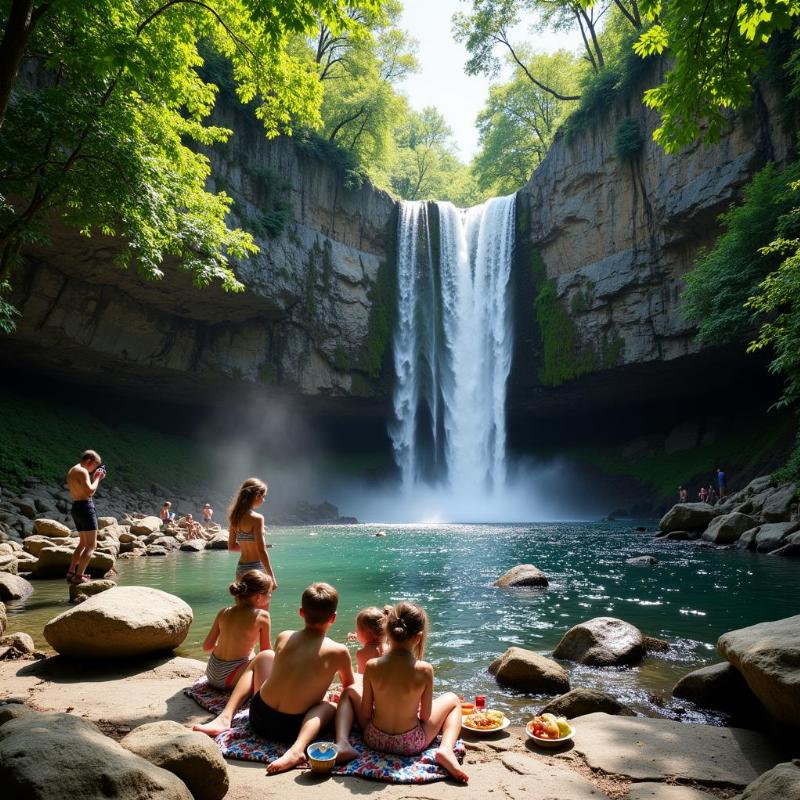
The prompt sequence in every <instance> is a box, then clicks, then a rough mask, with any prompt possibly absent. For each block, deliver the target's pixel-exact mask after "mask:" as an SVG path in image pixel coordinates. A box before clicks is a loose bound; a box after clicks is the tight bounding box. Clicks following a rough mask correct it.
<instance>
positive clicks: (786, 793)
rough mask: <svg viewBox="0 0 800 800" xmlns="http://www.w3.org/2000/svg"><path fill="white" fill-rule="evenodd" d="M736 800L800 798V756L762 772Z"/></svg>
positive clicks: (798, 799) (793, 799)
mask: <svg viewBox="0 0 800 800" xmlns="http://www.w3.org/2000/svg"><path fill="white" fill-rule="evenodd" d="M736 800H800V758H795V759H794V761H785V762H784V763H783V764H778V765H777V766H774V767H773V768H772V769H770V770H767V771H766V772H764V773H762V774H761V775H759V776H758V777H757V778H756V779H755V780H754V781H753V782H752V783H749V784H748V785H747V786H745V789H744V791H743V792H742V793H741V794H740V795H739V796H738V797H737V798H736Z"/></svg>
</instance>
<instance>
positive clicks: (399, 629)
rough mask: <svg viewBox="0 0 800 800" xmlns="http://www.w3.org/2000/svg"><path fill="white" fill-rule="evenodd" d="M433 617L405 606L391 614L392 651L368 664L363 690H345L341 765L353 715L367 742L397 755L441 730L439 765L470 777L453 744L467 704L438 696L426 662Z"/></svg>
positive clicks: (422, 745) (340, 713)
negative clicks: (426, 650)
mask: <svg viewBox="0 0 800 800" xmlns="http://www.w3.org/2000/svg"><path fill="white" fill-rule="evenodd" d="M427 628H428V617H427V615H426V614H425V612H424V611H423V610H422V609H421V608H420V607H419V606H418V605H414V604H413V603H399V604H398V605H396V606H395V607H394V608H392V609H390V610H389V613H388V614H387V616H386V631H387V634H388V637H389V652H388V653H386V654H385V655H381V656H380V657H378V658H373V659H371V660H370V661H368V662H367V665H366V669H365V670H364V683H363V691H362V693H361V694H359V691H358V687H356V686H351V687H350V688H345V690H344V692H343V693H342V699H341V702H340V703H339V708H338V710H337V713H336V746H337V749H338V751H339V752H338V755H337V761H339V762H344V761H350V760H352V759H353V758H355V756H356V752H355V750H354V749H353V747H352V746H351V744H350V739H349V735H350V728H351V726H352V724H353V716H354V715H355V718H356V719H357V720H358V724H359V726H360V727H361V730H362V731H363V736H364V744H366V745H367V747H371V748H372V749H373V750H379V751H381V752H384V753H395V754H397V755H418V754H419V753H421V752H422V751H423V750H425V749H426V748H427V747H429V746H430V744H431V742H432V741H433V740H434V739H435V738H436V736H437V735H438V734H439V732H440V731H441V734H442V741H441V744H440V745H439V748H438V749H437V751H436V761H437V762H438V764H439V765H440V766H441V767H443V768H444V769H446V770H447V771H448V772H449V773H450V774H451V775H452V776H453V777H454V778H456V779H457V780H459V781H467V780H468V779H469V778H468V776H467V774H466V772H464V771H463V770H462V769H461V766H460V765H459V763H458V761H457V760H456V757H455V754H454V753H453V746H454V745H455V743H456V740H457V739H458V735H459V733H460V732H461V704H460V702H459V700H458V697H456V695H454V694H453V693H452V692H448V693H447V694H444V695H442V696H441V697H437V698H436V699H434V698H433V667H432V666H431V665H430V664H428V663H427V662H426V661H422V660H421V659H422V655H423V652H424V648H425V637H426V634H427Z"/></svg>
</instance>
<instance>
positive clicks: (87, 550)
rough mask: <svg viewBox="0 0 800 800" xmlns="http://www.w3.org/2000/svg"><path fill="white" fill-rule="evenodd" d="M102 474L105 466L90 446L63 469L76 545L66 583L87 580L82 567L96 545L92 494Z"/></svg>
mask: <svg viewBox="0 0 800 800" xmlns="http://www.w3.org/2000/svg"><path fill="white" fill-rule="evenodd" d="M105 476H106V468H105V467H104V466H103V464H102V459H101V458H100V456H99V454H98V453H96V452H95V451H94V450H87V451H86V452H85V453H84V454H83V455H82V456H81V460H80V461H79V462H78V463H77V464H76V465H75V466H74V467H72V469H70V471H69V472H68V473H67V489H69V494H70V497H72V519H73V520H74V522H75V527H76V528H77V530H78V546H77V547H76V548H75V552H74V553H73V555H72V562H71V563H70V565H69V571H68V572H67V582H68V583H74V584H80V583H86V582H87V581H89V580H90V578H89V576H88V575H85V574H84V572H83V571H84V570H85V569H86V567H87V565H88V564H89V559H90V558H91V557H92V555H93V554H94V549H95V547H96V546H97V527H98V526H97V511H96V510H95V507H94V500H93V499H92V498H93V497H94V493H95V492H96V491H97V487H98V486H99V485H100V481H101V480H103V478H105Z"/></svg>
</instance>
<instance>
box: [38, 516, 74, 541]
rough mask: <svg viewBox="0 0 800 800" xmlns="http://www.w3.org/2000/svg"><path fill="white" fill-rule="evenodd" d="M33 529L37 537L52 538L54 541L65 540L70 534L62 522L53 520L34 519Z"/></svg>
mask: <svg viewBox="0 0 800 800" xmlns="http://www.w3.org/2000/svg"><path fill="white" fill-rule="evenodd" d="M33 529H34V530H35V531H36V533H37V534H38V535H39V536H52V537H55V538H56V539H65V538H67V537H68V536H69V535H70V534H71V533H72V531H71V530H70V529H69V528H68V527H67V526H66V525H64V523H63V522H56V520H54V519H35V520H34V521H33Z"/></svg>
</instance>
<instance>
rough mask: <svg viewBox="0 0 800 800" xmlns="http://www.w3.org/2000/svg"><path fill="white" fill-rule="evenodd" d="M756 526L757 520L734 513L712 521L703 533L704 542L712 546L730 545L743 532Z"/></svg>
mask: <svg viewBox="0 0 800 800" xmlns="http://www.w3.org/2000/svg"><path fill="white" fill-rule="evenodd" d="M757 525H758V520H757V519H754V518H753V517H751V516H748V515H747V514H740V513H739V512H738V511H734V512H732V513H730V514H724V515H723V516H721V517H717V518H716V519H713V520H712V521H711V523H710V524H709V526H708V528H706V530H705V531H704V532H703V541H704V542H713V543H714V544H731V543H732V542H735V541H736V540H737V539H738V538H739V537H740V536H741V535H742V534H743V533H744V532H745V531H748V530H750V529H751V528H754V527H756V526H757Z"/></svg>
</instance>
